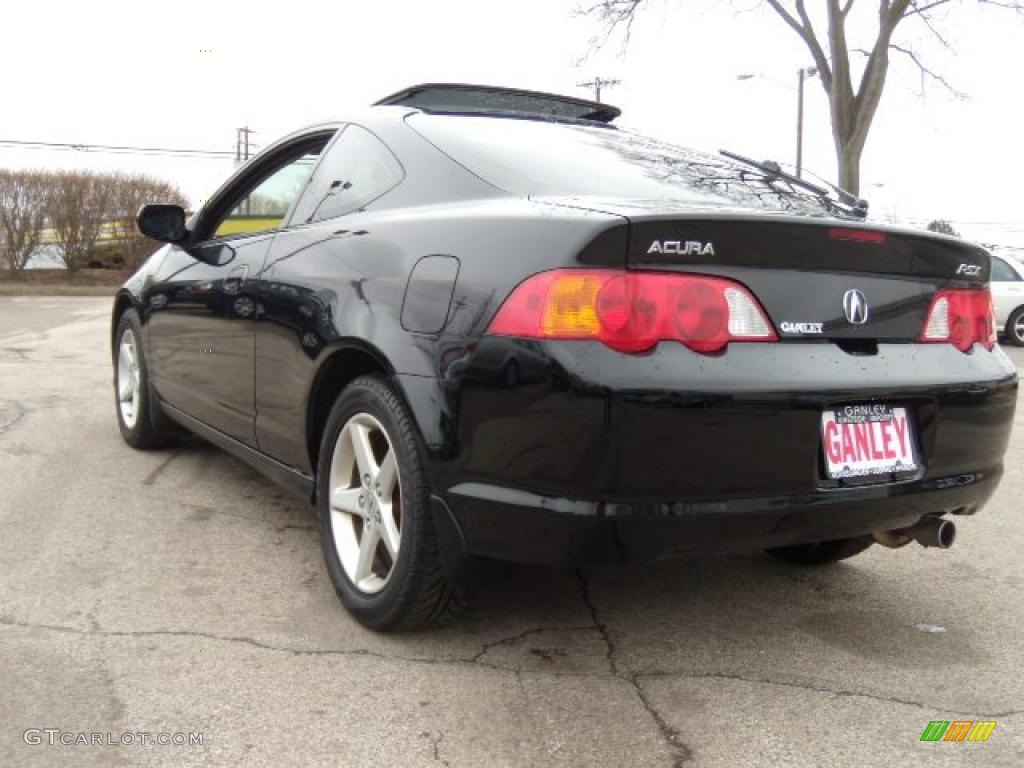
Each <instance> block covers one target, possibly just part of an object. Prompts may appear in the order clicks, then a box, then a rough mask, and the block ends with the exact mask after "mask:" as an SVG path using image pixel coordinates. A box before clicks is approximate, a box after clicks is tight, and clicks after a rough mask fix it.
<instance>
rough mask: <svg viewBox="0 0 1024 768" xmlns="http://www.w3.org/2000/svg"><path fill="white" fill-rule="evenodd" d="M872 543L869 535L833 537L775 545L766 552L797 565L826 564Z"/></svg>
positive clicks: (863, 548)
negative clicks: (823, 539) (831, 538)
mask: <svg viewBox="0 0 1024 768" xmlns="http://www.w3.org/2000/svg"><path fill="white" fill-rule="evenodd" d="M873 543H874V541H872V539H871V537H870V536H858V537H856V538H852V539H834V540H833V541H818V542H814V543H812V544H797V545H794V546H791V547H776V548H774V549H769V550H768V553H769V554H770V555H773V556H775V557H777V558H779V559H780V560H785V561H787V562H790V563H796V564H797V565H828V564H829V563H838V562H839V561H840V560H846V559H847V558H848V557H853V556H854V555H859V554H860V553H861V552H863V551H864V550H865V549H867V548H868V547H870V546H871V545H872V544H873Z"/></svg>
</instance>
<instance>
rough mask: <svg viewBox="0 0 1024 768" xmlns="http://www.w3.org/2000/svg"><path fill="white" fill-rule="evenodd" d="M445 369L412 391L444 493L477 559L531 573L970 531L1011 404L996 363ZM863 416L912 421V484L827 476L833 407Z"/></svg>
mask: <svg viewBox="0 0 1024 768" xmlns="http://www.w3.org/2000/svg"><path fill="white" fill-rule="evenodd" d="M453 357H455V358H456V359H457V360H458V362H459V365H458V366H456V367H453V368H452V369H451V370H449V371H441V374H442V375H441V377H440V378H439V379H437V380H433V379H427V378H422V377H403V379H404V380H403V382H402V383H403V385H404V386H405V388H406V391H407V394H408V395H409V398H410V403H411V404H412V405H413V410H414V412H416V413H417V415H418V416H419V414H424V419H426V421H424V420H423V419H421V420H420V422H421V427H424V429H423V432H424V436H425V437H426V439H427V443H428V447H429V448H430V449H431V454H432V456H433V461H432V466H431V473H432V481H433V484H434V487H435V488H437V489H439V490H440V491H441V493H440V496H441V498H442V499H443V500H444V501H445V503H446V504H447V505H448V507H449V508H450V510H451V512H452V515H453V518H454V520H455V522H456V525H457V528H458V529H459V530H460V531H461V537H462V541H463V545H464V547H465V549H466V550H467V551H468V552H470V553H472V554H476V555H482V556H487V557H495V558H502V559H510V560H516V561H523V562H532V563H566V562H580V561H591V560H600V559H605V558H607V557H616V558H619V559H622V558H630V559H632V558H636V559H647V558H652V557H657V556H660V555H665V554H671V553H674V552H696V551H725V550H741V549H753V548H760V547H766V546H777V545H784V544H793V543H799V542H805V541H820V540H825V539H829V538H842V537H845V536H854V535H860V534H864V533H869V532H871V531H874V530H880V529H893V528H900V527H905V526H907V525H910V524H912V523H913V522H915V521H916V520H917V519H919V518H920V517H921V516H922V515H925V514H934V513H950V512H956V513H959V514H971V513H973V512H975V511H977V510H978V509H979V508H980V507H981V506H982V505H983V504H984V503H985V501H987V500H988V498H989V497H990V496H991V495H992V493H993V492H994V490H995V488H996V485H997V484H998V481H999V478H1000V476H1001V474H1002V462H1003V454H1004V453H1005V450H1006V446H1007V443H1008V440H1009V435H1010V429H1011V425H1012V421H1013V415H1014V409H1015V407H1016V402H1017V377H1016V373H1015V371H1014V367H1013V365H1012V363H1010V361H1009V360H1008V359H1007V358H1006V356H1005V355H1004V354H1003V353H1002V352H1001V350H998V349H997V350H996V351H995V352H991V353H990V352H986V351H985V350H983V349H980V348H978V349H976V350H975V351H974V353H972V354H969V355H965V354H963V353H961V352H958V351H957V350H955V349H953V348H952V347H949V346H946V345H906V344H882V345H879V348H878V353H877V354H875V355H869V356H860V355H852V354H848V353H846V352H844V351H842V350H841V349H840V348H839V347H838V346H836V345H834V344H830V343H807V344H797V343H786V344H734V345H732V346H731V347H730V348H729V350H728V351H727V352H726V353H725V354H723V355H721V356H719V357H705V356H702V355H698V354H695V353H692V352H690V351H689V350H687V349H685V348H684V347H682V346H681V345H677V344H661V345H660V346H659V347H658V348H657V350H656V351H655V352H654V353H652V354H651V355H646V356H628V355H621V354H618V353H616V352H613V351H612V350H609V349H607V348H605V347H603V346H602V345H600V344H597V343H590V342H572V343H564V342H563V343H561V344H558V343H542V342H531V341H517V340H512V339H500V338H491V337H485V338H484V339H482V340H481V341H480V343H479V346H478V347H477V348H475V349H474V350H473V351H472V353H471V354H468V355H466V356H465V357H462V358H458V357H457V356H453ZM413 379H415V380H413ZM867 402H883V403H888V404H892V405H902V406H905V407H907V408H908V409H909V411H910V412H911V414H912V417H913V421H914V424H915V426H916V430H915V431H916V437H917V444H918V446H919V450H920V454H921V456H920V458H921V459H922V464H923V467H922V469H921V470H920V471H919V472H918V473H917V474H916V475H915V476H914V477H912V478H910V479H907V480H903V481H901V482H899V483H895V484H888V485H872V486H860V487H843V486H842V485H841V484H840V483H837V482H835V481H830V480H827V479H826V478H825V476H824V469H823V466H822V465H823V460H822V447H821V438H820V423H821V411H822V409H823V408H826V407H832V406H839V405H846V404H854V403H867ZM438 403H443V407H442V409H441V414H440V421H438V420H437V419H438V416H437V404H438ZM431 412H432V413H433V415H432V416H431V415H427V414H429V413H431Z"/></svg>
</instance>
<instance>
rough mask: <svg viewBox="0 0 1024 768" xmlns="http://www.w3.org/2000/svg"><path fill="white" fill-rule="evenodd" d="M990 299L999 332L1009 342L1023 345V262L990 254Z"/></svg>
mask: <svg viewBox="0 0 1024 768" xmlns="http://www.w3.org/2000/svg"><path fill="white" fill-rule="evenodd" d="M992 300H993V302H994V303H995V305H996V327H997V328H998V329H999V332H1000V333H1005V334H1006V340H1007V341H1009V342H1010V343H1011V344H1015V345H1017V346H1019V347H1024V264H1021V263H1020V262H1019V261H1016V260H1015V259H1012V258H1009V257H1004V256H995V255H993V256H992Z"/></svg>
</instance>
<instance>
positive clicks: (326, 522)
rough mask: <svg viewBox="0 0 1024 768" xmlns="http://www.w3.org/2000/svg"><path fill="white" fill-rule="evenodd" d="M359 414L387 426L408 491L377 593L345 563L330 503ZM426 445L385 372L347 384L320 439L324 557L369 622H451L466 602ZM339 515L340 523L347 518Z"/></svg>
mask: <svg viewBox="0 0 1024 768" xmlns="http://www.w3.org/2000/svg"><path fill="white" fill-rule="evenodd" d="M358 414H368V415H369V416H371V417H373V419H376V421H377V422H379V424H380V425H381V426H382V427H383V429H384V431H385V432H386V437H387V440H388V442H390V444H391V448H392V449H393V450H394V453H395V457H396V459H397V467H398V486H399V488H400V494H401V506H400V516H401V527H400V531H399V542H400V544H399V546H398V549H397V552H398V554H397V556H396V557H395V559H394V560H393V562H392V564H391V570H390V571H389V575H388V576H387V580H386V582H385V584H384V586H383V588H381V589H380V591H379V592H375V593H372V594H371V593H367V592H365V591H363V590H361V589H359V588H357V587H356V585H355V583H353V581H352V580H351V579H350V578H349V576H348V574H347V573H346V571H345V569H344V567H343V566H342V563H341V557H340V555H339V553H338V548H337V546H336V544H335V537H334V527H333V526H334V515H332V513H331V510H330V495H331V489H330V475H331V465H332V461H333V458H334V452H335V448H336V446H337V443H338V437H339V435H340V434H341V431H342V429H343V427H344V426H345V425H346V423H348V421H349V419H351V418H352V417H354V416H357V415H358ZM422 450H423V449H422V448H421V447H420V441H419V439H418V437H417V433H416V427H415V425H414V423H413V420H412V417H411V416H410V414H409V412H408V410H407V408H406V407H405V404H404V403H403V402H402V400H401V399H400V398H399V397H398V395H397V394H396V393H395V391H394V389H393V388H392V387H391V386H390V385H389V384H388V383H387V382H386V381H384V379H382V378H380V377H378V376H361V377H359V378H358V379H356V380H355V381H353V382H352V383H351V384H349V385H348V386H347V387H346V388H345V389H344V390H343V391H342V393H341V396H340V397H339V398H338V400H337V402H335V404H334V407H333V408H332V409H331V413H330V416H329V417H328V419H327V424H326V426H325V428H324V433H323V437H322V439H321V441H320V455H319V460H318V462H317V494H316V496H317V512H318V514H319V517H320V528H321V533H322V544H323V552H324V563H325V565H326V567H327V574H328V576H330V579H331V583H332V584H333V585H334V590H335V592H336V593H337V594H338V598H339V599H340V600H341V603H342V605H344V606H345V608H346V609H347V610H348V611H349V612H350V613H351V614H352V615H353V616H354V617H355V618H356V619H357V620H358V621H359V622H360V623H362V624H364V625H365V626H367V627H369V628H370V629H375V630H379V631H401V630H412V629H420V628H423V627H429V626H439V625H442V624H445V623H447V622H449V621H451V620H452V619H453V618H454V617H455V616H456V615H457V614H458V612H459V610H460V609H461V607H462V603H461V599H460V596H459V595H458V593H457V592H456V590H455V589H454V588H453V586H452V585H451V584H450V583H449V581H448V579H447V577H446V575H445V571H444V568H443V565H442V560H441V552H440V549H439V543H438V536H437V530H436V528H435V525H434V518H433V513H432V508H431V503H430V485H429V482H428V480H427V476H426V472H425V470H424V462H423V456H422ZM334 514H338V513H334ZM338 519H339V523H340V521H342V520H343V519H344V518H342V517H340V516H339V518H338Z"/></svg>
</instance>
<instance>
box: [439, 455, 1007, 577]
mask: <svg viewBox="0 0 1024 768" xmlns="http://www.w3.org/2000/svg"><path fill="white" fill-rule="evenodd" d="M1000 474H1001V472H993V473H988V474H983V473H975V474H969V475H961V476H958V477H953V478H945V479H942V480H938V481H917V482H908V483H902V484H899V485H896V486H881V487H879V486H876V487H873V488H858V489H842V490H832V491H825V492H821V493H813V494H807V495H805V496H800V497H794V496H786V497H778V498H758V499H742V500H721V501H713V502H711V501H708V502H685V501H679V502H610V503H609V502H593V501H578V500H572V499H564V498H554V497H549V496H540V495H537V494H532V493H529V492H525V491H520V490H516V489H511V488H503V487H501V486H494V485H485V484H479V483H464V484H460V485H457V486H455V487H454V488H452V489H451V490H450V491H449V494H448V498H449V503H450V505H451V508H452V509H453V510H457V512H456V518H457V520H458V522H459V526H460V528H461V531H462V535H463V538H464V541H465V548H466V551H467V552H468V553H471V554H474V555H477V556H480V557H489V558H495V559H499V560H511V561H514V562H521V563H530V564H537V565H568V564H582V563H596V562H604V561H620V562H625V561H644V560H654V559H657V558H660V557H669V556H674V555H686V554H698V553H707V552H715V553H720V552H742V551H747V550H755V549H764V548H768V547H778V546H784V545H787V544H800V543H804V542H811V541H828V540H831V539H840V538H846V537H849V536H860V535H863V534H868V533H871V532H873V531H878V530H894V529H899V528H906V527H908V526H910V525H912V524H913V523H915V522H917V521H918V520H919V519H920V518H921V517H923V516H924V515H928V514H947V513H952V514H973V513H974V512H975V511H977V510H978V509H979V508H980V507H981V505H982V504H984V502H985V501H986V500H988V498H989V497H990V496H991V495H992V493H993V491H995V489H996V486H997V484H998V482H999V477H1000Z"/></svg>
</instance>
